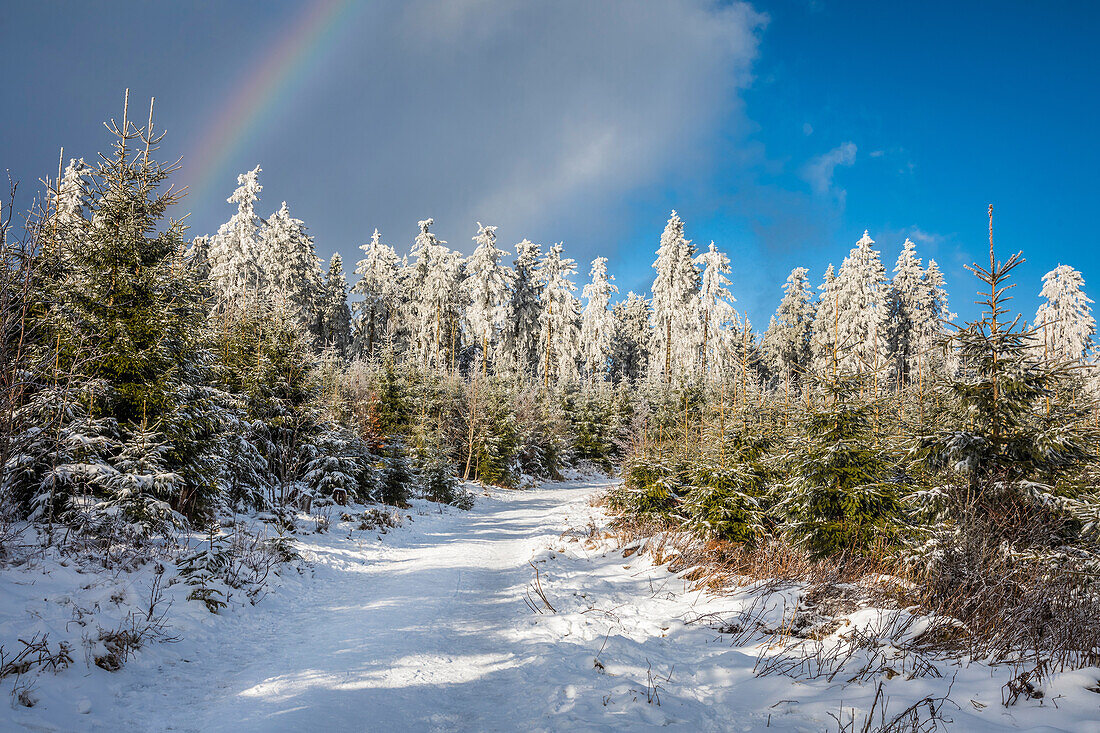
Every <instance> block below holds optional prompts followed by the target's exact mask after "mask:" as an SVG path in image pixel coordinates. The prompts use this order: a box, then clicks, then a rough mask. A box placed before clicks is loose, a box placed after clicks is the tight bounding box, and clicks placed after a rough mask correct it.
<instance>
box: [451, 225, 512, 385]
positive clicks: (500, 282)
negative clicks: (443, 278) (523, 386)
mask: <svg viewBox="0 0 1100 733" xmlns="http://www.w3.org/2000/svg"><path fill="white" fill-rule="evenodd" d="M473 239H474V242H476V243H477V246H476V247H475V248H474V252H473V254H471V255H470V257H469V259H467V260H466V276H465V279H464V280H463V281H462V293H463V296H464V301H465V302H464V305H465V308H464V313H465V320H466V325H467V327H468V328H469V329H470V334H471V336H472V338H473V339H474V341H475V343H476V345H477V346H478V347H480V355H481V356H480V358H481V373H482V375H483V376H484V375H485V374H487V373H488V367H489V362H490V361H493V363H494V365H496V364H499V363H501V358H500V357H501V356H502V348H501V345H502V342H501V341H500V340H499V339H498V338H497V331H498V329H499V328H500V325H501V323H502V322H503V320H504V317H505V315H506V314H507V305H508V289H509V287H510V286H511V284H512V278H513V277H514V274H513V272H512V270H511V268H509V267H508V266H507V265H504V264H501V261H500V260H501V258H502V257H504V256H505V255H507V254H508V253H507V252H505V251H504V250H501V249H498V248H497V246H496V240H497V228H496V227H493V226H482V224H481V222H478V223H477V236H475V237H474V238H473Z"/></svg>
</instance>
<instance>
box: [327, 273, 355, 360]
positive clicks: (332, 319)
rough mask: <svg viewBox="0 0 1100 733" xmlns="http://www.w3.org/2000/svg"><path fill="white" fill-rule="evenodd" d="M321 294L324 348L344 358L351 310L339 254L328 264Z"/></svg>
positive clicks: (349, 335) (349, 338)
mask: <svg viewBox="0 0 1100 733" xmlns="http://www.w3.org/2000/svg"><path fill="white" fill-rule="evenodd" d="M323 294H324V295H323V298H324V299H323V301H322V302H323V306H322V310H321V323H322V324H323V326H322V331H321V333H322V335H323V337H324V344H325V347H326V348H331V349H332V350H333V351H335V352H336V354H337V355H339V356H340V357H341V358H345V357H346V356H347V354H348V348H349V346H350V345H351V310H350V309H349V308H348V281H347V279H346V278H345V277H344V263H343V260H342V259H341V257H340V253H339V252H337V253H336V254H334V255H333V256H332V260H331V261H330V262H329V266H328V277H326V278H325V287H324V290H323Z"/></svg>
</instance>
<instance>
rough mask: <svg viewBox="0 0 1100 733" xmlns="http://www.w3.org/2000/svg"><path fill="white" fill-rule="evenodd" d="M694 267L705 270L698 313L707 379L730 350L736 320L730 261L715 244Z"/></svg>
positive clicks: (712, 243)
mask: <svg viewBox="0 0 1100 733" xmlns="http://www.w3.org/2000/svg"><path fill="white" fill-rule="evenodd" d="M695 264H697V265H699V266H700V267H701V268H702V270H703V275H702V280H701V285H700V289H699V296H698V297H699V305H698V311H699V314H700V317H701V320H702V330H703V332H702V336H701V351H700V353H701V355H702V357H701V358H702V372H703V375H704V376H707V375H708V374H709V372H710V370H711V369H717V368H719V367H720V366H721V364H722V361H723V355H724V353H725V350H726V348H727V347H728V343H727V342H728V340H729V333H728V328H729V325H730V322H731V321H732V320H733V319H734V318H735V317H736V313H735V311H734V310H733V303H734V302H736V300H737V299H736V298H734V297H733V294H732V293H730V290H729V286H730V285H731V283H730V279H729V278H728V277H727V275H729V273H730V259H729V257H726V255H725V254H723V253H722V252H719V251H718V248H717V247H715V246H714V242H711V243H710V249H708V250H707V251H706V252H705V253H704V254H701V255H699V256H698V257H696V258H695Z"/></svg>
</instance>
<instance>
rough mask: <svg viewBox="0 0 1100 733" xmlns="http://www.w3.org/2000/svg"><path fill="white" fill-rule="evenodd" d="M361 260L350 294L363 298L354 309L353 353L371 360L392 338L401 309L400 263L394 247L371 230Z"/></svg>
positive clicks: (356, 269) (356, 268) (375, 231)
mask: <svg viewBox="0 0 1100 733" xmlns="http://www.w3.org/2000/svg"><path fill="white" fill-rule="evenodd" d="M361 249H362V250H363V254H364V257H363V259H361V260H359V263H358V264H357V265H356V266H355V274H356V275H358V276H359V280H358V282H356V283H355V286H354V287H353V288H352V289H351V292H352V293H354V294H356V295H359V296H361V297H362V300H360V301H359V302H358V303H356V305H355V328H354V332H355V337H354V351H355V353H356V354H357V355H359V356H365V357H368V358H369V357H373V356H374V355H375V354H376V353H377V351H378V350H379V348H380V347H381V346H382V344H384V343H385V342H386V341H387V339H388V338H389V337H391V336H392V335H393V329H394V328H395V327H396V325H397V324H396V320H397V318H399V315H398V309H399V308H400V305H401V281H400V278H399V276H398V273H399V271H400V269H401V266H400V261H399V260H398V259H397V253H396V252H395V251H394V249H393V247H391V246H389V245H388V244H384V243H383V242H382V237H381V235H380V234H379V233H378V230H377V229H375V230H374V234H373V235H372V236H371V239H370V241H369V242H367V243H366V244H364V245H363V246H362V247H361Z"/></svg>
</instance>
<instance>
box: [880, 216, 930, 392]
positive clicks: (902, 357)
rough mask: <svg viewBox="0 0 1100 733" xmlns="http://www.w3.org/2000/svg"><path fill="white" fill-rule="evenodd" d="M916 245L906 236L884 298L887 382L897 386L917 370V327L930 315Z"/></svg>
mask: <svg viewBox="0 0 1100 733" xmlns="http://www.w3.org/2000/svg"><path fill="white" fill-rule="evenodd" d="M916 248H917V246H916V245H915V244H913V242H912V240H910V239H908V238H906V240H905V243H904V244H903V245H902V249H901V254H900V255H898V261H897V264H895V265H894V278H893V280H891V282H890V287H889V292H888V294H887V298H886V332H887V336H888V338H887V356H888V358H889V360H890V375H889V376H890V381H891V382H892V383H893V384H895V385H896V386H897V387H898V388H901V387H904V386H905V385H906V384H908V383H909V381H910V379H912V378H913V377H914V376H915V375H916V374H917V373H918V372H919V370H920V359H921V354H920V351H919V350H918V349H919V348H920V341H921V338H920V336H921V333H920V331H921V328H922V326H923V325H924V321H925V319H927V318H928V317H929V315H930V314H928V313H926V312H925V309H926V308H927V306H928V299H927V297H926V293H927V285H926V275H925V271H924V266H923V264H922V263H921V261H920V258H919V257H917V253H916Z"/></svg>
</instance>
